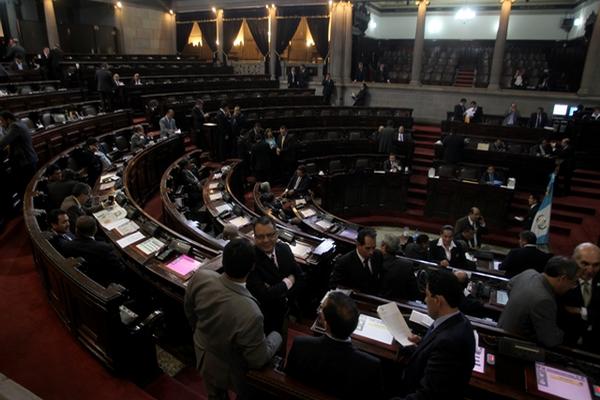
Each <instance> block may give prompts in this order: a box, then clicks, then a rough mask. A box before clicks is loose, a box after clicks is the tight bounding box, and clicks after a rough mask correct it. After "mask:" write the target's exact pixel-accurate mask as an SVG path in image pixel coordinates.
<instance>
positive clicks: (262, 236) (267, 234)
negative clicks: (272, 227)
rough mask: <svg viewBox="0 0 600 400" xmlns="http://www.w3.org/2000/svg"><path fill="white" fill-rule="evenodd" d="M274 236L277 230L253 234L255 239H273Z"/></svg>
mask: <svg viewBox="0 0 600 400" xmlns="http://www.w3.org/2000/svg"><path fill="white" fill-rule="evenodd" d="M275 236H277V231H273V232H270V233H265V234H262V235H257V234H254V238H255V239H257V240H265V239H273V238H275Z"/></svg>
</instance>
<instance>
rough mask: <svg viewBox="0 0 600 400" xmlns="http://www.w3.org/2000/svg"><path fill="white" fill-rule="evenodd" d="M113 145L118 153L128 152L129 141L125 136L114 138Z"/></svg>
mask: <svg viewBox="0 0 600 400" xmlns="http://www.w3.org/2000/svg"><path fill="white" fill-rule="evenodd" d="M115 145H116V146H117V149H118V150H119V151H128V150H129V141H128V140H127V138H126V137H125V136H122V135H119V136H117V137H116V138H115Z"/></svg>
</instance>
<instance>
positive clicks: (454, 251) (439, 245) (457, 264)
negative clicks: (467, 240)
mask: <svg viewBox="0 0 600 400" xmlns="http://www.w3.org/2000/svg"><path fill="white" fill-rule="evenodd" d="M453 237H454V228H453V227H452V225H444V226H443V227H442V230H441V231H440V238H439V239H438V240H432V241H431V242H429V261H431V262H435V263H438V264H439V265H440V267H449V266H450V265H451V266H452V267H454V268H463V269H475V268H474V265H472V263H471V262H469V261H468V260H467V258H466V256H465V249H464V248H463V247H462V246H461V245H460V244H459V243H456V242H455V241H454V240H453Z"/></svg>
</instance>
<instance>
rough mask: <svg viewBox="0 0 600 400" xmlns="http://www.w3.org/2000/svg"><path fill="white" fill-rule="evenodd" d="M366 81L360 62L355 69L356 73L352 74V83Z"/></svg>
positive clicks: (365, 73) (365, 72) (362, 65)
mask: <svg viewBox="0 0 600 400" xmlns="http://www.w3.org/2000/svg"><path fill="white" fill-rule="evenodd" d="M366 80H367V71H366V70H365V66H364V64H363V63H362V62H359V63H358V66H357V67H356V73H355V74H354V82H364V81H366Z"/></svg>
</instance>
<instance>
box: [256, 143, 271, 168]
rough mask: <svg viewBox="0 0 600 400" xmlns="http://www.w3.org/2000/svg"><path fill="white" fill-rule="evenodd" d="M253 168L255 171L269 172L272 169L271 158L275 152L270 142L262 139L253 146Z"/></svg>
mask: <svg viewBox="0 0 600 400" xmlns="http://www.w3.org/2000/svg"><path fill="white" fill-rule="evenodd" d="M251 152H252V157H251V160H252V169H253V170H254V171H263V172H268V171H270V170H271V164H272V163H271V158H272V154H273V152H272V151H271V147H270V146H269V144H268V143H267V142H266V141H264V140H261V141H260V142H258V143H255V144H254V145H253V146H252V150H251Z"/></svg>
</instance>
